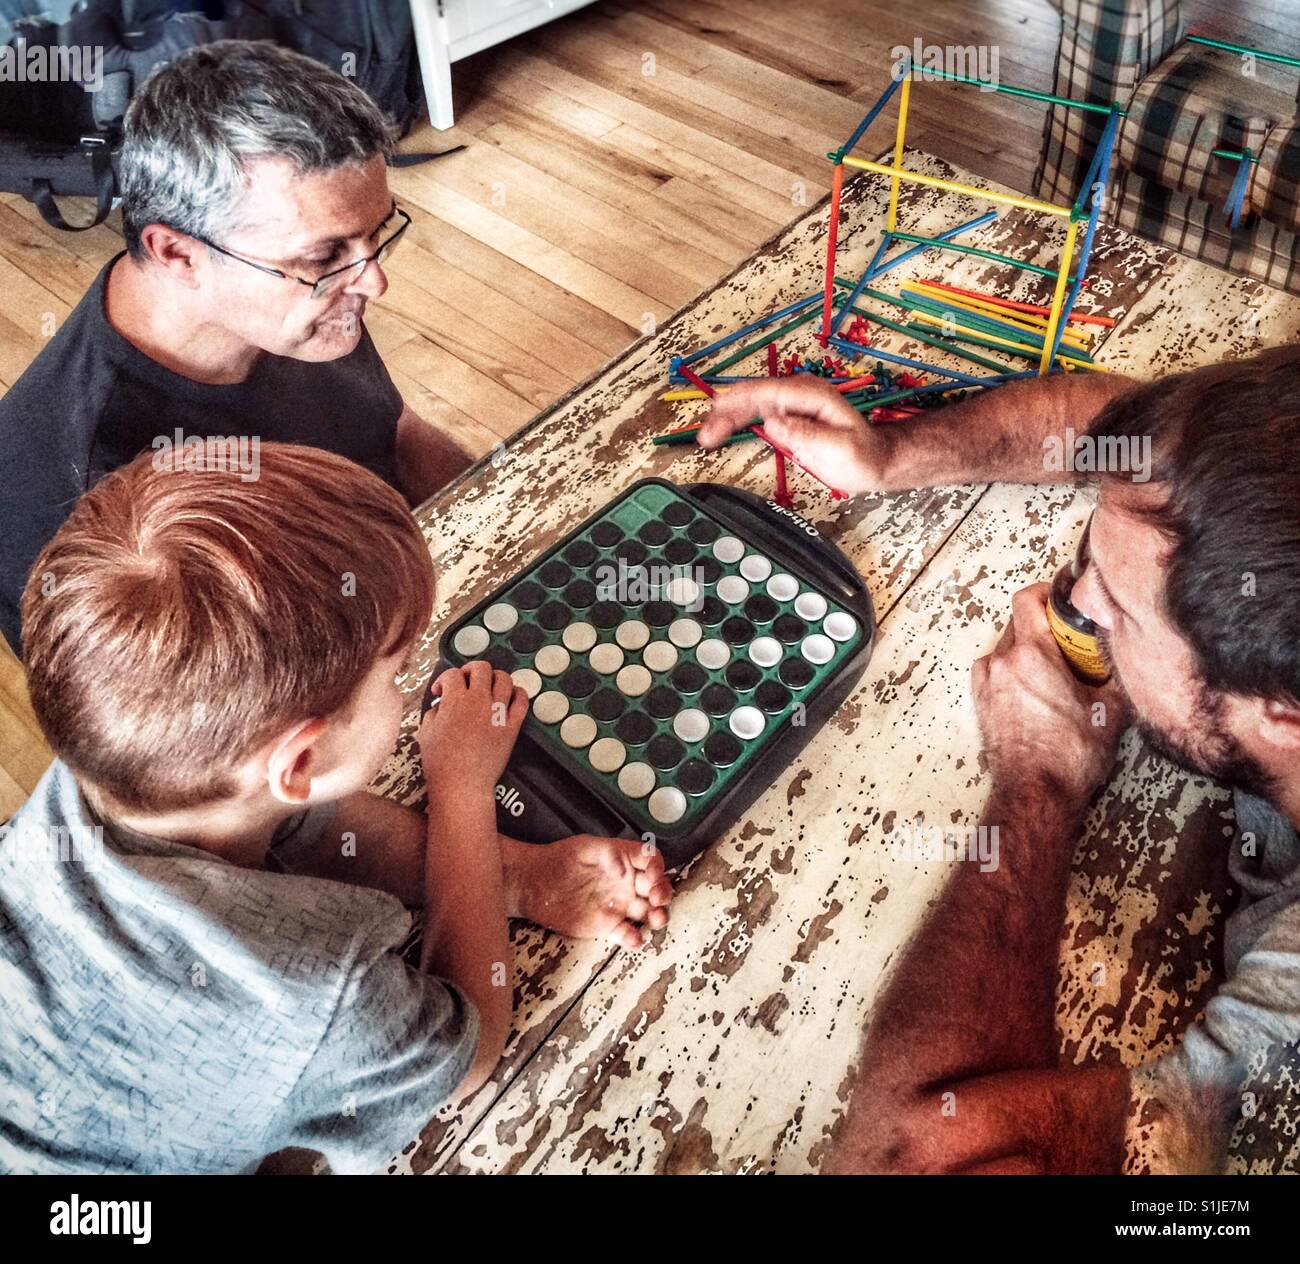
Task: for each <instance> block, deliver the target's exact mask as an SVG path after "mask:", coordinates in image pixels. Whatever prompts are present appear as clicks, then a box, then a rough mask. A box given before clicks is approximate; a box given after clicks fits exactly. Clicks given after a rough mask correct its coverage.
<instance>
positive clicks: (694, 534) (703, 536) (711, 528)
mask: <svg viewBox="0 0 1300 1264" xmlns="http://www.w3.org/2000/svg"><path fill="white" fill-rule="evenodd" d="M686 534H687V536H689V537H690V539H692V540H694V541H695V543H696V544H712V543H713V542H714V540H716V539H717V538H718V536H720V535H721V534H722V528H721V527H720V526H718V524H717V523H716V522H714V521H713V519H712V518H696V520H695V521H694V522H692V523H691V525H690V526H689V527H687V529H686Z"/></svg>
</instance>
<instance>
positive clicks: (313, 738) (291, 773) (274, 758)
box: [266, 720, 326, 805]
mask: <svg viewBox="0 0 1300 1264" xmlns="http://www.w3.org/2000/svg"><path fill="white" fill-rule="evenodd" d="M325 728H326V721H324V720H304V721H303V722H302V723H301V724H299V725H296V726H295V727H293V728H292V729H290V730H289V731H288V732H287V733H285V734H284V735H283V736H282V737H281V738H280V739H279V740H278V741H276V742H275V743H273V744H272V746H271V748H270V750H269V751H268V753H267V756H266V784H267V787H268V789H269V790H270V791H271V793H272V794H273V795H274V796H275V797H276V798H277V799H279V800H280V802H281V803H291V804H295V805H296V804H302V803H306V802H307V800H308V799H309V798H310V797H311V785H312V781H313V779H314V777H315V775H316V773H317V771H318V770H317V769H315V768H314V767H313V764H314V763H318V762H319V752H318V751H317V744H318V743H319V742H320V739H321V737H322V736H323V735H324V733H325Z"/></svg>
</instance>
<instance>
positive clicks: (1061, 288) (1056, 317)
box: [1038, 216, 1079, 373]
mask: <svg viewBox="0 0 1300 1264" xmlns="http://www.w3.org/2000/svg"><path fill="white" fill-rule="evenodd" d="M1078 235H1079V221H1078V220H1077V219H1075V218H1074V217H1073V216H1071V217H1070V226H1069V228H1067V229H1066V230H1065V246H1064V247H1063V248H1062V250H1061V267H1060V271H1058V272H1057V274H1056V290H1055V292H1054V293H1053V295H1052V310H1051V312H1050V313H1049V315H1048V318H1047V333H1046V334H1045V335H1044V336H1043V354H1042V356H1041V357H1040V358H1039V361H1038V371H1039V373H1046V372H1047V370H1048V369H1050V368H1051V367H1052V343H1053V342H1054V341H1055V340H1056V326H1057V325H1058V324H1059V323H1060V320H1061V308H1062V307H1063V306H1064V304H1065V284H1066V281H1067V280H1068V278H1069V273H1070V263H1071V261H1072V260H1073V259H1074V239H1075V238H1076V237H1077V236H1078Z"/></svg>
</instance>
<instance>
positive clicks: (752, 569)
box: [740, 553, 772, 584]
mask: <svg viewBox="0 0 1300 1264" xmlns="http://www.w3.org/2000/svg"><path fill="white" fill-rule="evenodd" d="M740 573H741V574H742V575H743V576H744V577H745V578H746V579H747V580H749V582H750V583H751V584H761V583H762V582H763V581H764V580H765V579H766V578H767V577H768V576H769V575H770V574H771V573H772V563H771V562H769V561H768V560H767V558H765V557H764V556H763V555H762V554H761V553H751V554H750V555H749V556H748V557H746V558H744V559H743V560H742V561H741V563H740Z"/></svg>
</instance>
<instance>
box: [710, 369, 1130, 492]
mask: <svg viewBox="0 0 1300 1264" xmlns="http://www.w3.org/2000/svg"><path fill="white" fill-rule="evenodd" d="M954 385H956V384H954ZM1135 385H1136V383H1135V382H1134V380H1133V379H1132V378H1126V377H1123V376H1122V375H1120V374H1118V373H1084V372H1076V373H1059V374H1053V375H1050V376H1046V377H1032V378H1025V379H1024V380H1022V381H1019V382H1011V383H1009V384H1008V385H1006V386H1000V387H998V388H996V389H994V390H983V391H978V392H976V393H975V394H973V395H971V396H968V397H967V398H966V399H964V400H962V401H961V403H958V404H951V405H948V406H946V407H944V408H940V409H936V410H935V412H934V413H933V414H925V413H923V414H920V415H919V416H917V417H914V418H912V419H911V420H909V421H905V422H891V423H883V424H880V425H871V424H869V423H868V422H866V421H865V420H864V419H863V418H862V417H861V416H860V415H859V414H858V413H857V412H855V411H854V409H852V408H851V407H850V406H849V405H848V404H847V403H845V401H844V399H843V397H842V396H841V395H840V394H839V392H837V391H836V390H835V388H834V387H833V386H831V385H829V384H828V383H827V382H824V381H822V380H821V379H820V378H814V377H811V376H809V375H807V374H803V375H800V376H797V377H788V378H775V379H772V380H769V381H763V382H744V383H740V384H739V385H736V386H733V387H730V388H728V389H727V391H726V393H725V394H722V395H719V397H718V398H717V400H716V401H715V402H714V405H713V409H712V411H711V412H710V414H709V417H708V419H707V421H706V422H705V423H704V425H703V427H702V428H701V430H700V434H699V442H700V444H701V446H703V447H706V448H712V447H717V446H718V445H719V444H720V443H722V442H723V440H724V439H726V437H727V436H728V435H730V434H733V433H734V432H735V431H737V430H741V429H744V428H745V427H746V426H748V425H749V423H750V422H751V421H752V420H753V419H754V418H755V417H761V418H762V419H763V422H764V429H765V431H766V433H767V435H768V436H769V437H770V438H771V439H772V440H773V442H775V443H777V444H780V445H781V446H782V447H784V448H786V449H787V450H789V451H790V453H791V454H792V455H793V456H794V458H795V459H796V460H797V461H798V462H799V463H800V464H801V465H803V466H805V467H806V468H807V469H808V470H810V471H811V472H812V473H813V474H815V475H817V476H818V477H819V478H821V479H822V480H823V481H824V482H826V483H828V484H829V485H830V486H832V487H836V488H839V489H840V490H841V491H845V492H848V493H849V494H850V495H855V494H858V493H861V492H870V491H876V492H890V491H906V490H908V489H909V488H913V487H947V486H954V485H958V484H964V483H989V482H1024V483H1054V482H1066V481H1069V480H1070V479H1072V478H1073V477H1074V476H1073V475H1072V474H1071V473H1070V472H1068V471H1064V470H1062V469H1060V464H1061V463H1060V462H1056V463H1055V465H1056V468H1049V466H1050V465H1052V464H1053V463H1051V462H1048V461H1047V460H1046V456H1045V447H1044V442H1045V440H1047V439H1048V437H1049V436H1055V437H1057V438H1058V439H1059V440H1060V442H1061V443H1062V444H1064V443H1065V441H1066V430H1067V428H1072V429H1073V430H1074V432H1075V433H1076V434H1082V433H1083V432H1084V431H1085V430H1086V429H1087V427H1088V425H1089V423H1090V422H1091V421H1092V419H1093V418H1094V417H1095V416H1096V415H1097V414H1098V413H1099V412H1100V411H1101V409H1102V408H1103V407H1104V406H1105V405H1106V404H1107V403H1109V402H1110V400H1112V399H1115V398H1116V397H1117V396H1119V395H1122V394H1124V393H1125V392H1126V391H1128V390H1131V389H1132V388H1133V387H1134V386H1135Z"/></svg>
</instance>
